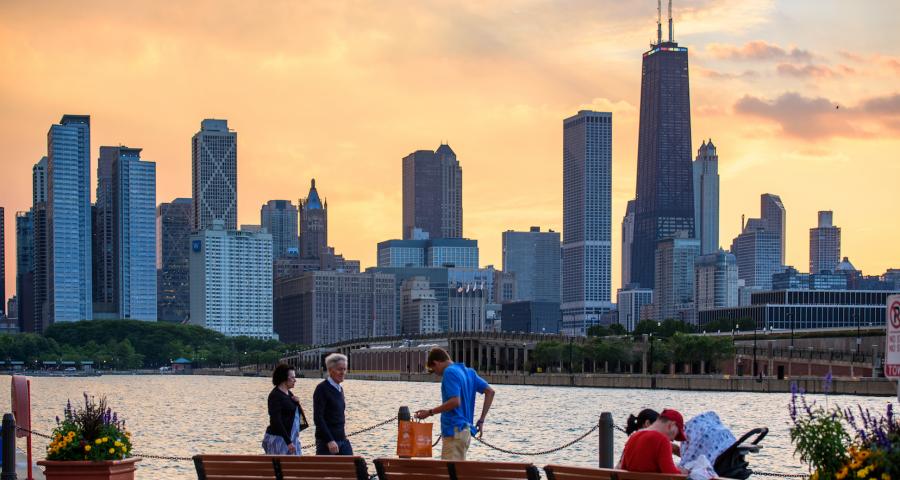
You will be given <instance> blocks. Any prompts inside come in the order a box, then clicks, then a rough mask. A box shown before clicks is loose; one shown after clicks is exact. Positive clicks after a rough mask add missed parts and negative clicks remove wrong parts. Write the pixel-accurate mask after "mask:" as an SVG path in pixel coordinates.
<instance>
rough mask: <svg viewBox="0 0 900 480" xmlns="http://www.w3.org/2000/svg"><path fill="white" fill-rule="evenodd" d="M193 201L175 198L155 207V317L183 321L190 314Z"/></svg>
mask: <svg viewBox="0 0 900 480" xmlns="http://www.w3.org/2000/svg"><path fill="white" fill-rule="evenodd" d="M192 208H193V200H191V199H190V198H176V199H175V200H173V201H172V202H170V203H160V204H159V207H158V208H157V210H156V268H157V279H158V280H157V290H156V291H157V299H156V302H157V308H156V312H157V313H156V315H157V319H159V320H161V321H165V322H178V323H183V322H185V321H187V319H188V318H190V316H191V276H190V263H189V261H188V253H189V252H190V249H191V219H192V215H191V210H192Z"/></svg>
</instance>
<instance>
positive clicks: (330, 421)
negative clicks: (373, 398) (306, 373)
mask: <svg viewBox="0 0 900 480" xmlns="http://www.w3.org/2000/svg"><path fill="white" fill-rule="evenodd" d="M325 368H327V369H328V376H327V377H326V378H325V380H323V381H322V383H320V384H318V385H317V386H316V390H315V392H313V423H315V424H316V455H353V447H352V446H351V445H350V440H347V434H346V433H345V431H344V423H345V419H344V410H345V408H346V404H345V402H344V387H343V385H341V382H343V381H344V375H346V374H347V357H346V356H344V355H341V354H340V353H332V354H331V355H329V356H327V357H325Z"/></svg>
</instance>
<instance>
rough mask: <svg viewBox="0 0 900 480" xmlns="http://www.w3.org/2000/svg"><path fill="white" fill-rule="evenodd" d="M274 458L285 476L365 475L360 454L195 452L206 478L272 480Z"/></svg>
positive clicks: (341, 479)
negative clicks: (291, 454)
mask: <svg viewBox="0 0 900 480" xmlns="http://www.w3.org/2000/svg"><path fill="white" fill-rule="evenodd" d="M275 462H277V463H278V464H279V466H280V467H281V468H280V470H281V472H282V478H284V480H361V479H367V478H368V476H367V474H366V471H365V470H366V468H365V460H363V458H362V457H344V456H318V457H315V456H309V457H297V456H287V455H197V456H195V457H194V463H195V465H196V467H197V475H198V477H200V478H205V479H206V480H274V479H275V478H276V475H275V465H274V464H275Z"/></svg>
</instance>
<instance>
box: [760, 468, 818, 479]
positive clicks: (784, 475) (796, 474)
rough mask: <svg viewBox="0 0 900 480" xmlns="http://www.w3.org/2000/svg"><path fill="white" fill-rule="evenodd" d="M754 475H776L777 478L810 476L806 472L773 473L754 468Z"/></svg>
mask: <svg viewBox="0 0 900 480" xmlns="http://www.w3.org/2000/svg"><path fill="white" fill-rule="evenodd" d="M752 475H759V476H760V477H776V478H808V477H809V475H807V474H805V473H771V472H757V471H756V470H753V474H752Z"/></svg>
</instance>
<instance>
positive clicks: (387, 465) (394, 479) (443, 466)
mask: <svg viewBox="0 0 900 480" xmlns="http://www.w3.org/2000/svg"><path fill="white" fill-rule="evenodd" d="M375 469H376V470H377V471H378V478H380V479H381V480H426V479H429V480H430V479H443V480H540V478H541V476H540V471H538V469H537V467H535V466H534V465H532V464H530V463H508V462H473V461H460V462H456V461H444V460H428V459H419V458H378V459H376V460H375Z"/></svg>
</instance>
